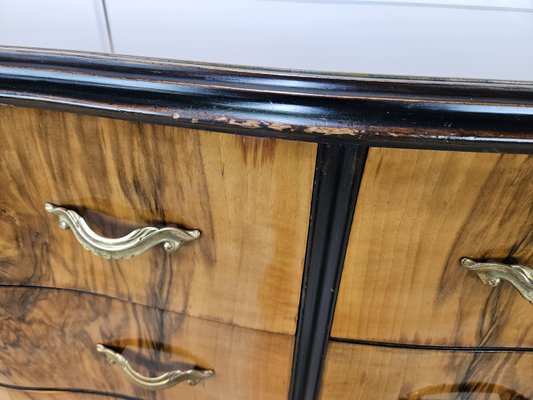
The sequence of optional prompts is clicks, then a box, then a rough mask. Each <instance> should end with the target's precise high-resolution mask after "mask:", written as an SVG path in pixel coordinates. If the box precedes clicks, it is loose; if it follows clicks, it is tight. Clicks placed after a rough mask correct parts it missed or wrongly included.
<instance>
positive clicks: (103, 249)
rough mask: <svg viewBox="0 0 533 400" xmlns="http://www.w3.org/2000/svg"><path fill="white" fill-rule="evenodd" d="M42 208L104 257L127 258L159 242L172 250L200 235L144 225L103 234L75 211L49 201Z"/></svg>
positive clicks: (198, 232) (84, 243)
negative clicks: (122, 232)
mask: <svg viewBox="0 0 533 400" xmlns="http://www.w3.org/2000/svg"><path fill="white" fill-rule="evenodd" d="M44 209H45V210H46V211H47V212H49V213H50V214H53V215H55V216H56V217H57V218H58V219H59V227H60V228H61V229H69V228H70V229H72V232H74V235H75V236H76V239H78V241H79V242H80V243H81V245H82V246H83V247H84V248H85V249H87V250H89V251H91V252H93V253H94V254H96V255H99V256H102V257H104V258H107V259H110V258H112V259H122V258H130V257H133V256H136V255H138V254H141V253H143V252H145V251H146V250H148V249H150V248H151V247H153V246H155V245H157V244H159V243H164V248H165V250H166V251H167V252H169V253H172V252H174V251H176V250H178V249H179V248H180V247H181V246H182V245H183V244H184V243H187V242H190V241H191V240H195V239H198V238H199V237H200V231H198V230H190V231H186V230H183V229H179V228H168V227H167V228H154V227H146V228H140V229H135V230H134V231H133V232H131V233H129V234H127V235H126V236H123V237H121V238H106V237H103V236H100V235H98V234H97V233H96V232H94V231H93V230H92V229H91V228H90V227H89V225H87V222H85V220H84V219H83V218H82V217H81V216H80V215H79V214H78V213H76V212H75V211H72V210H67V209H66V208H63V207H57V206H54V205H53V204H50V203H46V204H45V205H44Z"/></svg>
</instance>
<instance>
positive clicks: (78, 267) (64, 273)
mask: <svg viewBox="0 0 533 400" xmlns="http://www.w3.org/2000/svg"><path fill="white" fill-rule="evenodd" d="M315 153H316V146H315V145H314V144H307V143H296V142H287V141H280V140H273V139H272V140H271V139H256V138H250V137H241V136H234V135H223V134H215V133H209V132H200V131H191V130H186V129H177V128H169V127H156V126H151V125H142V124H133V123H127V122H123V121H115V120H110V119H99V118H93V117H84V116H79V115H75V114H67V113H55V112H44V111H37V110H30V109H18V108H13V107H0V186H1V187H2V188H3V191H2V193H1V194H0V231H1V232H2V235H0V284H1V285H33V286H50V287H65V288H73V289H77V290H80V291H88V292H95V293H102V294H106V295H109V296H112V297H117V298H121V299H127V300H130V301H133V302H138V303H141V304H147V305H152V306H155V307H158V308H161V309H169V310H173V311H177V312H183V313H185V314H188V315H191V316H196V317H201V318H205V319H211V320H217V321H223V322H226V323H229V324H233V325H237V326H245V327H251V328H256V329H264V330H269V331H273V332H282V333H289V334H293V333H294V331H295V324H296V316H297V312H298V304H299V293H300V287H301V279H302V269H303V261H304V255H305V246H306V239H307V237H306V236H307V227H308V223H309V213H310V211H309V208H310V203H311V189H312V180H313V174H314V162H315ZM45 202H51V203H54V204H57V205H64V206H70V207H72V208H73V209H76V210H78V211H79V212H80V213H81V215H82V216H83V217H84V218H85V219H86V220H87V221H88V223H89V225H91V227H92V228H93V229H95V230H96V231H98V232H99V233H101V234H103V235H104V236H109V237H118V236H121V235H124V234H126V233H128V232H130V231H131V230H133V229H134V228H138V227H142V226H146V225H159V226H161V225H167V224H169V225H174V224H175V225H178V226H182V227H185V228H198V229H200V230H201V231H202V237H201V238H200V239H199V240H196V241H194V242H191V243H189V244H187V245H185V246H184V247H183V248H181V249H180V250H178V251H177V252H176V253H173V254H172V255H168V254H167V253H166V252H165V251H164V250H163V248H162V246H158V247H157V248H154V249H152V250H150V251H148V252H146V253H144V254H142V255H140V256H136V257H134V258H132V259H128V260H121V261H110V260H105V259H103V258H101V257H98V256H95V255H94V254H92V253H89V252H87V251H85V250H84V249H83V248H82V246H81V245H80V244H79V243H78V242H77V241H76V239H75V237H74V235H73V234H72V232H71V231H63V230H61V229H59V227H58V223H57V218H55V217H54V216H51V215H49V214H47V213H46V212H45V211H44V208H43V207H44V203H45Z"/></svg>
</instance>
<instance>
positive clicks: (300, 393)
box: [289, 144, 367, 400]
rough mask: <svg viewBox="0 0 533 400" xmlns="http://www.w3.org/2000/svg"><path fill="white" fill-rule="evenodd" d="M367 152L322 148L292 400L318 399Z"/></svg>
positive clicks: (352, 148) (359, 148)
mask: <svg viewBox="0 0 533 400" xmlns="http://www.w3.org/2000/svg"><path fill="white" fill-rule="evenodd" d="M366 154H367V147H364V146H353V145H333V144H320V145H319V146H318V153H317V162H316V168H315V180H314V187H313V198H312V205H311V217H310V223H309V234H308V239H307V251H306V257H305V266H304V275H303V282H302V291H301V297H300V310H299V313H298V326H297V329H296V342H295V348H294V358H293V364H292V379H291V387H290V392H289V399H290V400H312V399H315V398H316V397H317V395H318V390H319V387H320V379H321V375H322V367H323V362H324V358H325V356H326V350H327V345H328V340H329V335H330V331H331V324H332V321H333V312H334V309H335V302H336V299H337V292H338V288H339V283H340V277H341V273H342V266H343V263H344V257H345V254H346V247H347V244H348V237H349V235H350V227H351V224H352V218H353V214H354V209H355V202H356V199H357V193H358V191H359V184H360V182H361V177H362V174H363V168H364V164H365V160H366Z"/></svg>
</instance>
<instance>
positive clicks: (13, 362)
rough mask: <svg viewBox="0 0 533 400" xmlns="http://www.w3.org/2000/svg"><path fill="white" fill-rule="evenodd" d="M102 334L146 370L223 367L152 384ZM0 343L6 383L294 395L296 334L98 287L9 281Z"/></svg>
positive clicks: (214, 395) (141, 394)
mask: <svg viewBox="0 0 533 400" xmlns="http://www.w3.org/2000/svg"><path fill="white" fill-rule="evenodd" d="M97 343H103V344H105V345H106V346H109V347H111V348H113V349H115V351H117V352H121V354H122V356H124V357H125V358H127V359H128V361H129V363H130V364H131V366H132V367H133V368H135V370H136V371H137V372H138V373H140V374H142V375H145V376H152V377H154V376H158V375H161V374H162V373H165V372H167V371H173V370H189V369H196V370H200V369H213V370H214V371H215V374H214V375H213V376H212V377H210V378H208V379H204V380H201V381H200V382H199V383H198V384H197V385H196V386H189V385H187V383H186V382H182V383H179V384H177V385H176V386H173V387H171V388H168V389H164V390H158V391H147V390H144V389H142V388H139V387H137V386H136V385H134V384H133V383H132V382H131V381H130V380H128V379H127V377H126V376H125V374H124V373H123V371H122V369H121V368H120V366H119V365H110V364H109V363H108V362H107V360H106V357H105V356H104V355H102V354H100V353H99V352H98V351H97V350H96V344H97ZM0 346H1V348H2V351H1V352H0V383H3V384H8V385H16V386H22V387H50V386H51V385H53V386H54V387H56V388H61V389H72V388H75V389H78V391H79V390H82V391H85V392H87V391H96V392H98V393H101V394H106V393H107V394H110V393H111V394H112V393H116V394H121V395H123V396H132V397H136V398H142V399H147V398H150V399H177V398H183V399H193V398H194V399H251V398H257V399H276V400H278V399H281V398H286V397H287V395H288V387H289V381H290V369H291V360H292V346H293V338H292V337H291V336H289V335H283V334H274V333H267V332H261V331H257V330H252V329H246V328H239V327H235V326H230V325H226V324H221V323H216V322H210V321H206V320H201V319H197V318H191V317H186V316H183V315H180V314H176V313H172V312H164V311H161V310H158V309H155V308H152V307H145V306H139V305H133V304H131V303H128V302H125V301H121V300H115V299H110V298H107V297H104V296H99V295H93V294H83V293H78V292H73V291H66V290H58V289H33V288H32V289H26V288H3V289H1V290H0ZM28 393H29V392H28ZM13 396H14V398H17V397H16V393H14V394H13ZM22 398H24V397H22Z"/></svg>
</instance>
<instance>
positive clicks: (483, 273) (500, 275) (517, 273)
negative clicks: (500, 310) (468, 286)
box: [461, 257, 533, 304]
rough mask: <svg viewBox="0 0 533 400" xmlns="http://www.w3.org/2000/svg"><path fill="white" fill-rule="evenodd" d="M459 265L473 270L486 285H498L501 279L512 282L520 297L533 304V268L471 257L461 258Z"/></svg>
mask: <svg viewBox="0 0 533 400" xmlns="http://www.w3.org/2000/svg"><path fill="white" fill-rule="evenodd" d="M461 265H462V266H463V267H465V268H466V269H468V270H470V271H472V272H475V273H476V274H477V276H478V277H479V279H481V281H482V282H483V283H484V284H485V285H488V286H493V287H494V286H498V285H499V284H500V283H501V281H502V280H505V281H507V282H509V283H510V284H512V285H513V286H514V287H515V288H516V290H518V291H519V292H520V294H521V295H522V297H523V298H524V299H526V300H527V301H529V302H530V303H532V304H533V270H532V269H530V268H527V267H524V266H523V265H513V264H502V263H496V262H477V261H475V260H472V259H471V258H467V257H465V258H462V259H461Z"/></svg>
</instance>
